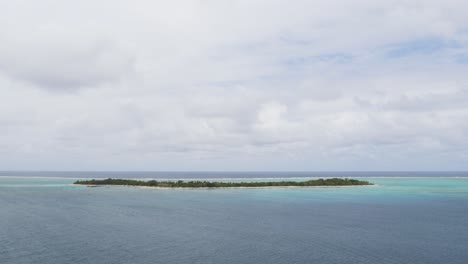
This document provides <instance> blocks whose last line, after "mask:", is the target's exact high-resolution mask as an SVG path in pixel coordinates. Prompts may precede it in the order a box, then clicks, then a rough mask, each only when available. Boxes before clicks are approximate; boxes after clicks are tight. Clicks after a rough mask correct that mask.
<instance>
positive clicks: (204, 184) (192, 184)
mask: <svg viewBox="0 0 468 264" xmlns="http://www.w3.org/2000/svg"><path fill="white" fill-rule="evenodd" d="M74 184H79V185H86V186H88V187H97V186H101V185H117V186H136V187H156V188H240V187H257V188H258V187H321V186H322V187H334V186H361V185H373V184H372V183H370V182H368V181H360V180H355V179H347V178H331V179H317V180H308V181H265V182H210V181H182V180H178V181H156V180H150V181H140V180H128V179H111V178H108V179H104V180H94V179H93V180H78V181H76V182H74Z"/></svg>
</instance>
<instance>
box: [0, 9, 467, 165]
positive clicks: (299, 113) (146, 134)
mask: <svg viewBox="0 0 468 264" xmlns="http://www.w3.org/2000/svg"><path fill="white" fill-rule="evenodd" d="M467 10H468V1H466V0H460V1H457V0H446V1H440V0H423V1H422V0H421V1H419V0H412V1H404V0H394V1H375V0H341V1H333V0H190V1H189V0H187V1H183V0H174V1H149V0H148V1H144V0H133V1H124V0H112V1H110V0H100V1H95V0H93V1H91V0H81V1H66V0H65V1H64V0H42V1H35V0H15V1H10V0H0V170H163V171H167V170H176V171H190V170H197V171H211V170H214V171H219V170H221V171H255V170H261V171H275V170H283V171H323V170H332V171H340V170H347V171H349V170H360V171H366V170H381V171H383V170H468V16H467Z"/></svg>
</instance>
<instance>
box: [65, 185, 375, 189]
mask: <svg viewBox="0 0 468 264" xmlns="http://www.w3.org/2000/svg"><path fill="white" fill-rule="evenodd" d="M72 185H80V186H85V187H88V188H98V187H128V188H143V189H161V190H199V189H202V190H216V189H276V188H355V187H378V186H382V185H379V184H369V185H343V186H339V185H337V186H333V185H328V186H252V187H248V186H242V187H161V186H134V185H116V184H102V185H101V184H97V185H92V184H88V185H83V184H72Z"/></svg>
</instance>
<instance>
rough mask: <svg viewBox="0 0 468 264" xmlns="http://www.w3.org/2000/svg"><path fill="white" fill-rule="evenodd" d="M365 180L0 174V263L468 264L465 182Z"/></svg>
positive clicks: (419, 179)
mask: <svg viewBox="0 0 468 264" xmlns="http://www.w3.org/2000/svg"><path fill="white" fill-rule="evenodd" d="M365 179H367V180H369V181H371V182H373V183H376V184H378V185H377V186H371V187H352V188H272V189H216V190H161V189H141V188H130V187H99V188H86V187H82V186H73V185H71V183H72V182H73V181H74V180H73V179H70V178H30V177H26V178H18V177H0V208H1V210H2V211H1V218H0V263H6V264H10V263H39V264H41V263H47V264H55V263H426V264H427V263H437V264H439V263H467V261H468V252H467V250H466V248H468V228H467V227H466V223H467V222H468V178H434V177H429V178H421V177H418V178H408V177H398V178H382V177H377V178H372V177H371V178H365ZM243 180H245V179H243Z"/></svg>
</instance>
